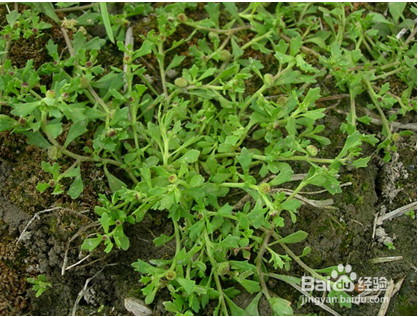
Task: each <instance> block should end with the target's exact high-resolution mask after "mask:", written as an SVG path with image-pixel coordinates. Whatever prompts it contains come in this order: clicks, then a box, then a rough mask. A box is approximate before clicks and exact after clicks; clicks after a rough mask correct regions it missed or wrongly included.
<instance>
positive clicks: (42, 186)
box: [36, 183, 49, 193]
mask: <svg viewBox="0 0 418 317" xmlns="http://www.w3.org/2000/svg"><path fill="white" fill-rule="evenodd" d="M48 188H49V184H48V183H39V184H38V185H36V190H38V191H39V192H40V193H43V192H44V191H46V190H47V189H48Z"/></svg>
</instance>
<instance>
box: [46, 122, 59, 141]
mask: <svg viewBox="0 0 418 317" xmlns="http://www.w3.org/2000/svg"><path fill="white" fill-rule="evenodd" d="M45 130H46V132H48V133H49V134H51V135H52V137H53V138H54V139H56V138H57V137H58V136H59V135H60V134H61V133H62V124H61V122H59V123H52V124H48V125H47V126H46V127H45Z"/></svg>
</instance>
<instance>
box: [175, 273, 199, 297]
mask: <svg viewBox="0 0 418 317" xmlns="http://www.w3.org/2000/svg"><path fill="white" fill-rule="evenodd" d="M176 281H177V282H179V284H180V285H181V286H182V287H183V288H184V290H185V292H186V293H187V295H190V294H192V293H193V289H194V287H195V284H196V282H195V281H192V280H188V279H185V278H182V277H177V278H176Z"/></svg>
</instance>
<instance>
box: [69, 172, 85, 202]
mask: <svg viewBox="0 0 418 317" xmlns="http://www.w3.org/2000/svg"><path fill="white" fill-rule="evenodd" d="M83 189H84V185H83V180H82V179H81V176H80V175H78V176H76V178H75V179H74V181H73V183H72V184H71V186H70V188H69V189H68V191H67V194H68V195H69V196H70V197H71V198H72V199H77V198H78V197H79V196H80V194H81V193H82V192H83Z"/></svg>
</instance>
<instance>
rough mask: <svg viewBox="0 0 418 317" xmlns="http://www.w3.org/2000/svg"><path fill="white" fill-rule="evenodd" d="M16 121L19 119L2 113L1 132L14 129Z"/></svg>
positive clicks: (0, 115) (0, 116) (0, 118)
mask: <svg viewBox="0 0 418 317" xmlns="http://www.w3.org/2000/svg"><path fill="white" fill-rule="evenodd" d="M16 123H17V121H16V120H14V119H12V118H10V117H9V116H6V115H4V114H0V132H3V131H8V130H10V129H12V128H13V127H14V125H15V124H16Z"/></svg>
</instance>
